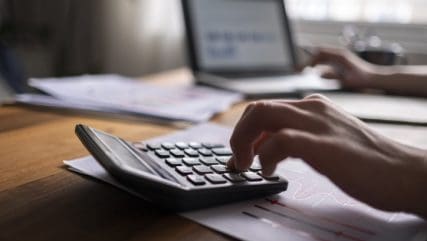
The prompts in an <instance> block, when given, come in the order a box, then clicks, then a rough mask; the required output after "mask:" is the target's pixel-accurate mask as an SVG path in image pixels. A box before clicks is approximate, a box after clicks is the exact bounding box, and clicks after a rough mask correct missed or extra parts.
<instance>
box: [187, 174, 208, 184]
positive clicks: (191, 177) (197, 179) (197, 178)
mask: <svg viewBox="0 0 427 241" xmlns="http://www.w3.org/2000/svg"><path fill="white" fill-rule="evenodd" d="M187 179H188V181H190V182H191V183H193V184H194V185H203V184H205V183H206V182H205V180H204V179H203V177H201V176H197V175H188V176H187Z"/></svg>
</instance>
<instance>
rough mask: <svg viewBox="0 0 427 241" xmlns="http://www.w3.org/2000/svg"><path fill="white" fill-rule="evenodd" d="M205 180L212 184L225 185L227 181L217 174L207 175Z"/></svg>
mask: <svg viewBox="0 0 427 241" xmlns="http://www.w3.org/2000/svg"><path fill="white" fill-rule="evenodd" d="M205 177H206V179H207V180H208V181H209V182H211V183H213V184H222V183H227V180H225V178H224V177H223V176H221V175H218V174H207V175H206V176H205Z"/></svg>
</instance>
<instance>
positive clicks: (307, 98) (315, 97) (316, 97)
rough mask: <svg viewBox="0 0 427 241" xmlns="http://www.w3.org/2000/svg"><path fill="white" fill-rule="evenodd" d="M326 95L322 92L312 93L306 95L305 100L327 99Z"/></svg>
mask: <svg viewBox="0 0 427 241" xmlns="http://www.w3.org/2000/svg"><path fill="white" fill-rule="evenodd" d="M325 98H326V97H325V96H324V95H321V94H311V95H308V96H306V97H305V98H304V99H305V100H317V99H325Z"/></svg>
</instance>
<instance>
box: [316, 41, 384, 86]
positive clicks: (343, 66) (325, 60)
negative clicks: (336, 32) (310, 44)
mask: <svg viewBox="0 0 427 241" xmlns="http://www.w3.org/2000/svg"><path fill="white" fill-rule="evenodd" d="M308 65H309V66H316V65H326V66H324V68H321V72H322V73H321V75H322V77H324V78H329V79H338V80H340V81H341V83H342V85H343V87H345V88H349V89H362V88H368V87H369V86H370V84H371V82H372V81H375V80H374V79H375V75H376V70H377V67H376V66H375V65H372V64H370V63H368V62H366V61H364V60H362V59H361V58H359V57H358V56H356V55H354V54H353V53H352V52H350V51H348V50H345V49H332V48H319V49H318V50H317V52H316V53H315V54H314V56H313V58H312V59H311V61H310V63H309V64H308Z"/></svg>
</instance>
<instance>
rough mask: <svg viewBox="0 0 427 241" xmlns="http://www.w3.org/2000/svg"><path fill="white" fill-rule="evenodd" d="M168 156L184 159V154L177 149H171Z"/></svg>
mask: <svg viewBox="0 0 427 241" xmlns="http://www.w3.org/2000/svg"><path fill="white" fill-rule="evenodd" d="M169 152H170V154H172V156H174V157H185V154H184V152H183V151H181V150H179V149H172V150H170V151H169Z"/></svg>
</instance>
